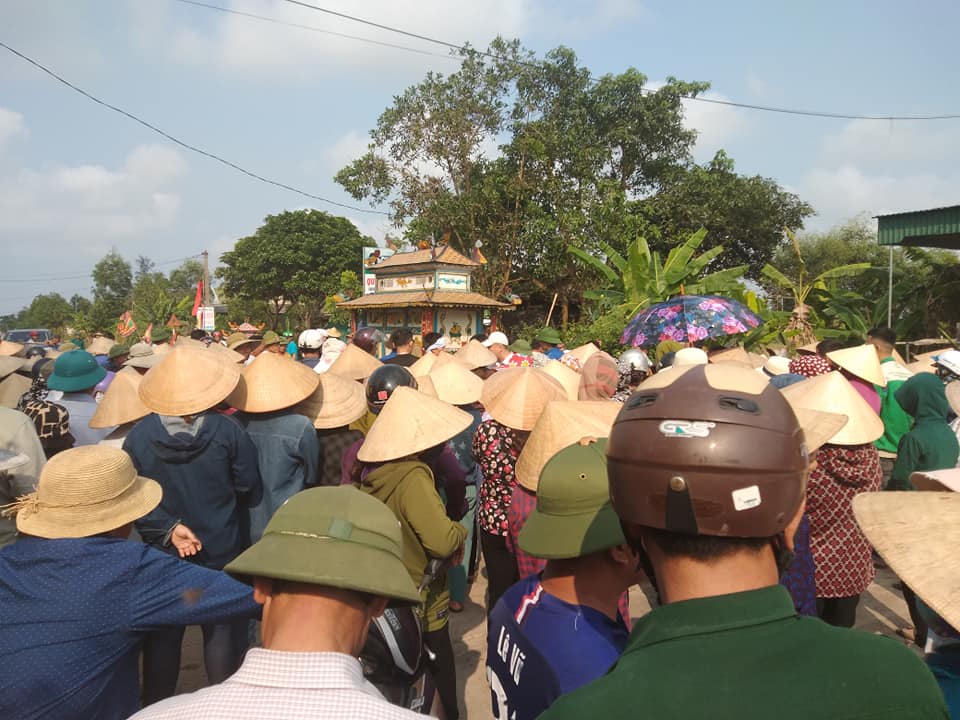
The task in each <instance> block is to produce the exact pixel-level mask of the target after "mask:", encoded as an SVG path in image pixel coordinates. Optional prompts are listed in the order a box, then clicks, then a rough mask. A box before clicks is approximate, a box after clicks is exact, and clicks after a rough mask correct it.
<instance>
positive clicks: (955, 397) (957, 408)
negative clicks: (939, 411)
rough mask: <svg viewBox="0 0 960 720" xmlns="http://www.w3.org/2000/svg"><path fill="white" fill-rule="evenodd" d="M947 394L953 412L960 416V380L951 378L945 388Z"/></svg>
mask: <svg viewBox="0 0 960 720" xmlns="http://www.w3.org/2000/svg"><path fill="white" fill-rule="evenodd" d="M943 391H944V393H946V396H947V404H948V405H949V406H950V409H951V410H953V412H954V413H955V414H956V415H958V416H960V380H951V381H950V382H948V383H947V385H946V387H944V389H943Z"/></svg>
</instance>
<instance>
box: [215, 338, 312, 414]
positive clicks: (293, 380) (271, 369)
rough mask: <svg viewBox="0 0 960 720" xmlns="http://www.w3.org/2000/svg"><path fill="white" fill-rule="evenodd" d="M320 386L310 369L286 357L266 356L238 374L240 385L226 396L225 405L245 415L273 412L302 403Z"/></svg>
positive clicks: (265, 354)
mask: <svg viewBox="0 0 960 720" xmlns="http://www.w3.org/2000/svg"><path fill="white" fill-rule="evenodd" d="M319 384H320V376H319V375H318V374H317V373H315V372H314V371H313V368H311V367H308V366H306V365H304V364H303V363H298V362H296V361H295V360H291V359H290V358H288V357H287V356H286V355H278V354H276V353H270V352H265V353H261V354H260V355H259V356H258V357H257V358H256V359H255V360H254V361H253V362H252V363H250V364H249V365H247V366H245V367H244V368H243V370H242V371H241V372H240V382H238V383H237V387H236V388H234V390H233V392H232V393H230V394H229V395H228V396H227V404H228V405H230V406H231V407H235V408H236V409H237V410H242V411H243V412H248V413H268V412H274V411H275V410H283V409H284V408H288V407H293V406H294V405H296V404H297V403H299V402H302V401H303V400H305V399H306V398H308V397H310V396H311V395H312V394H313V392H314V390H316V389H317V386H318V385H319Z"/></svg>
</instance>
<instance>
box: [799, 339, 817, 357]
mask: <svg viewBox="0 0 960 720" xmlns="http://www.w3.org/2000/svg"><path fill="white" fill-rule="evenodd" d="M819 344H820V341H819V340H815V341H814V342H812V343H807V344H806V345H801V346H800V347H798V348H797V355H816V354H817V345H819Z"/></svg>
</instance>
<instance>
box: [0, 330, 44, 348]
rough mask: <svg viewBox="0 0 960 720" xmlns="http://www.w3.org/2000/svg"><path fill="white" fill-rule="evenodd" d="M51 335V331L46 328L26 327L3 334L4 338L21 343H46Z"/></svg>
mask: <svg viewBox="0 0 960 720" xmlns="http://www.w3.org/2000/svg"><path fill="white" fill-rule="evenodd" d="M52 337H53V332H51V331H50V330H48V329H47V328H28V329H26V330H11V331H10V332H8V333H7V334H6V336H4V340H8V341H9V342H15V343H20V344H21V345H46V344H47V343H48V342H50V338H52Z"/></svg>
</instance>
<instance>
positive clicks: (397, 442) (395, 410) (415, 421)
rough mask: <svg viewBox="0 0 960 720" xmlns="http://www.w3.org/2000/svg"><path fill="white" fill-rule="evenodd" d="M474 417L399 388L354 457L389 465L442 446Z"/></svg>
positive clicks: (449, 405) (381, 411)
mask: <svg viewBox="0 0 960 720" xmlns="http://www.w3.org/2000/svg"><path fill="white" fill-rule="evenodd" d="M472 423H473V416H472V415H471V414H470V413H468V412H464V411H463V410H460V409H459V408H455V407H454V406H453V405H451V404H450V403H445V402H443V401H442V400H438V399H437V398H432V397H430V396H429V395H425V394H424V393H422V392H418V391H417V390H414V389H413V388H409V387H404V386H401V387H398V388H397V389H396V390H394V391H393V394H392V395H391V396H390V399H389V400H387V402H386V403H385V404H384V406H383V408H382V409H381V410H380V413H379V414H378V415H377V420H376V422H374V423H373V426H372V427H371V428H370V430H369V431H368V432H367V437H366V439H365V440H364V441H363V445H361V446H360V452H358V453H357V458H358V459H359V460H360V461H361V462H388V461H390V460H397V459H399V458H403V457H407V456H408V455H415V454H417V453H420V452H423V451H424V450H427V449H429V448H432V447H435V446H436V445H440V444H442V443H445V442H446V441H447V440H449V439H450V438H452V437H454V436H456V435H457V434H459V433H461V432H463V431H464V430H466V429H467V428H468V427H470V425H471V424H472Z"/></svg>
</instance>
